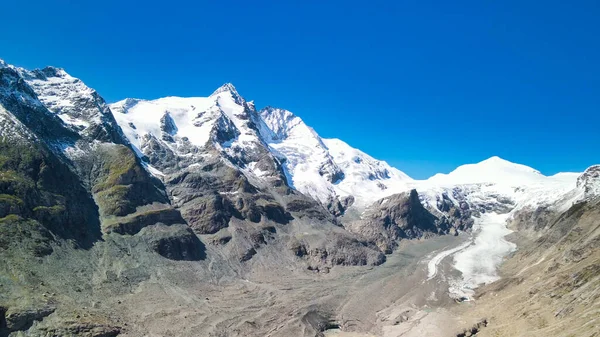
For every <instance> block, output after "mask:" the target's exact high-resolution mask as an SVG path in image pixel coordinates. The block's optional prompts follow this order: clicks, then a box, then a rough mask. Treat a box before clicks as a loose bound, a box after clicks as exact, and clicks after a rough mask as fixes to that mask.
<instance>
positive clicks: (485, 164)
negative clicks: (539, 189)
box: [428, 156, 545, 186]
mask: <svg viewBox="0 0 600 337" xmlns="http://www.w3.org/2000/svg"><path fill="white" fill-rule="evenodd" d="M544 178H545V176H544V175H542V174H541V173H540V172H539V171H537V170H534V169H532V168H531V167H528V166H525V165H521V164H515V163H511V162H509V161H507V160H504V159H502V158H500V157H497V156H494V157H491V158H489V159H486V160H484V161H482V162H479V163H477V164H467V165H462V166H459V167H458V168H456V169H455V170H454V171H452V172H450V173H449V174H442V173H438V174H436V175H434V176H433V177H431V178H429V179H428V181H429V182H430V183H434V184H436V185H459V184H477V183H495V184H499V185H508V186H523V185H529V184H531V183H533V182H537V181H542V180H543V179H544Z"/></svg>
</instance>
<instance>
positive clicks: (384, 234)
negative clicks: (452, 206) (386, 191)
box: [347, 190, 447, 253]
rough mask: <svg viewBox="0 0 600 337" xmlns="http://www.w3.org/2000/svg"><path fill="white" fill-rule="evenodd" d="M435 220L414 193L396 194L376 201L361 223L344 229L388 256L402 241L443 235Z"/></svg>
mask: <svg viewBox="0 0 600 337" xmlns="http://www.w3.org/2000/svg"><path fill="white" fill-rule="evenodd" d="M437 224H438V219H437V218H436V217H435V216H434V215H433V214H431V213H430V212H429V211H428V210H427V209H425V208H424V207H423V205H422V204H421V202H420V200H419V194H418V193H417V191H416V190H411V191H410V192H405V193H400V194H395V195H392V196H390V197H387V198H384V199H381V200H379V201H377V202H376V203H375V204H374V205H372V206H371V207H370V208H368V209H367V210H366V211H365V213H364V214H363V216H362V219H361V220H358V221H355V222H353V223H351V224H349V225H348V226H347V228H348V229H349V230H350V231H352V232H354V233H357V234H360V235H361V236H363V237H365V238H367V239H368V240H370V241H371V242H374V243H375V244H376V245H377V246H378V247H379V248H380V249H381V250H382V251H384V252H386V253H391V252H392V250H393V249H394V248H396V247H397V245H398V241H399V240H401V239H414V238H421V237H424V236H426V235H427V234H443V233H445V232H446V231H447V228H440V227H438V225H437Z"/></svg>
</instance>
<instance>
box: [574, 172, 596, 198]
mask: <svg viewBox="0 0 600 337" xmlns="http://www.w3.org/2000/svg"><path fill="white" fill-rule="evenodd" d="M577 187H578V188H581V189H582V190H583V192H584V194H585V197H586V198H592V197H596V196H599V195H600V165H593V166H590V167H589V168H588V169H587V170H585V172H583V173H582V174H581V175H580V176H579V177H578V178H577Z"/></svg>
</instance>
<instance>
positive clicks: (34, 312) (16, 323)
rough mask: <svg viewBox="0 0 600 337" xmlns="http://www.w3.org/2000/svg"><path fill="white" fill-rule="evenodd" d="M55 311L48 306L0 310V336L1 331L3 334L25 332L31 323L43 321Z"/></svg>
mask: <svg viewBox="0 0 600 337" xmlns="http://www.w3.org/2000/svg"><path fill="white" fill-rule="evenodd" d="M55 310H56V308H54V307H50V306H45V307H39V308H25V309H23V308H13V307H10V308H8V309H0V323H1V324H0V335H2V332H3V331H2V329H4V332H5V333H10V332H15V331H25V330H27V329H29V328H30V327H31V326H32V325H33V322H35V321H41V320H43V319H44V317H46V316H48V315H50V314H52V313H53V312H54V311H55ZM1 316H4V317H1Z"/></svg>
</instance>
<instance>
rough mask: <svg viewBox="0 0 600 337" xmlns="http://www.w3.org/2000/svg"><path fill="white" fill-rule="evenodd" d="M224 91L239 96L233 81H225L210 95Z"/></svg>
mask: <svg viewBox="0 0 600 337" xmlns="http://www.w3.org/2000/svg"><path fill="white" fill-rule="evenodd" d="M222 92H230V93H231V94H232V95H236V96H239V94H238V92H237V90H236V89H235V87H234V86H233V84H231V83H225V84H223V85H222V86H220V87H219V88H218V89H217V90H215V91H214V92H213V93H212V94H211V95H210V96H216V95H218V94H220V93H222Z"/></svg>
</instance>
